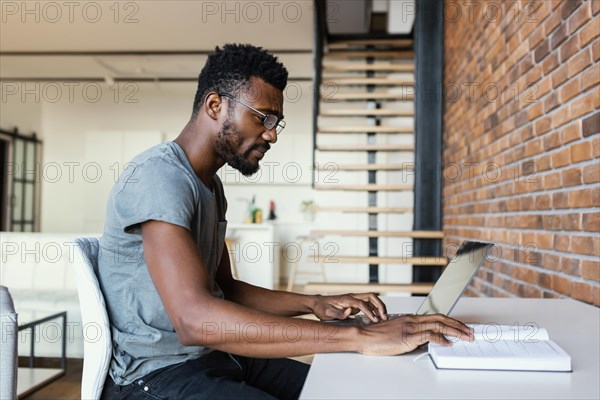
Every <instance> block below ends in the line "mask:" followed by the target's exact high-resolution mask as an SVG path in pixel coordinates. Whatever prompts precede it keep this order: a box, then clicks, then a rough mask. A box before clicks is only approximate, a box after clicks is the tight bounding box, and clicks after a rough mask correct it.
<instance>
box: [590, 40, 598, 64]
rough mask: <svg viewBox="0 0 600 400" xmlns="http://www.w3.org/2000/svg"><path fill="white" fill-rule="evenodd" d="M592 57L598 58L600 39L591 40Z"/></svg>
mask: <svg viewBox="0 0 600 400" xmlns="http://www.w3.org/2000/svg"><path fill="white" fill-rule="evenodd" d="M592 59H593V60H594V61H598V60H600V40H598V39H596V40H594V41H593V42H592Z"/></svg>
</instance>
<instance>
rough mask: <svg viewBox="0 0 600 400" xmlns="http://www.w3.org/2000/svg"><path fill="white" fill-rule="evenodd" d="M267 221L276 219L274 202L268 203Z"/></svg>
mask: <svg viewBox="0 0 600 400" xmlns="http://www.w3.org/2000/svg"><path fill="white" fill-rule="evenodd" d="M267 219H268V220H269V221H273V220H274V219H277V215H275V202H274V201H273V200H271V202H270V203H269V217H268V218H267Z"/></svg>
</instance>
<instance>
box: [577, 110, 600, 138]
mask: <svg viewBox="0 0 600 400" xmlns="http://www.w3.org/2000/svg"><path fill="white" fill-rule="evenodd" d="M581 130H582V134H583V136H584V137H588V136H592V135H594V134H596V133H600V112H596V113H595V114H594V115H592V116H589V117H587V118H585V119H584V120H583V122H582V123H581Z"/></svg>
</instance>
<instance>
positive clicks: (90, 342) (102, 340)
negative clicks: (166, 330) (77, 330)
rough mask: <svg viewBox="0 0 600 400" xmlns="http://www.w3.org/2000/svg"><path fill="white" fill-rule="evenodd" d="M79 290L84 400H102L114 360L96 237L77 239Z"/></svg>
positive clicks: (82, 394) (82, 390)
mask: <svg viewBox="0 0 600 400" xmlns="http://www.w3.org/2000/svg"><path fill="white" fill-rule="evenodd" d="M75 243H77V253H76V256H75V257H76V259H75V262H76V265H77V290H78V292H79V305H80V306H81V320H82V323H83V376H82V379H81V398H82V399H99V398H100V395H101V394H102V388H103V387H104V380H105V379H106V376H107V374H108V367H109V364H110V360H111V357H112V340H111V334H110V325H109V321H108V314H107V312H106V303H105V301H104V296H103V295H102V290H101V289H100V284H99V283H98V253H99V251H100V250H99V249H100V245H99V243H98V239H97V238H92V237H89V238H86V237H82V238H77V239H75Z"/></svg>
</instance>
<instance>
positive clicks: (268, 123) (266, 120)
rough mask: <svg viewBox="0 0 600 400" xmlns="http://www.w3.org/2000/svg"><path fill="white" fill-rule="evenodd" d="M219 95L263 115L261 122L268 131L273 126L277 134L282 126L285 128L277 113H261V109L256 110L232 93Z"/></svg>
mask: <svg viewBox="0 0 600 400" xmlns="http://www.w3.org/2000/svg"><path fill="white" fill-rule="evenodd" d="M219 96H224V97H229V98H230V99H232V100H233V101H235V102H237V103H240V104H242V105H244V106H246V107H248V108H249V109H251V110H252V111H254V112H255V113H257V114H260V116H261V117H263V118H262V124H263V125H264V127H265V128H267V130H269V131H270V130H272V129H273V128H276V129H275V133H276V134H278V135H279V134H280V133H281V131H282V130H283V128H285V121H282V120H280V119H279V117H278V116H277V115H273V114H265V113H263V112H261V111H258V110H257V109H256V108H254V107H252V106H251V105H249V104H246V103H245V102H243V101H242V100H238V99H236V98H235V96H233V95H231V94H229V93H219Z"/></svg>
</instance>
